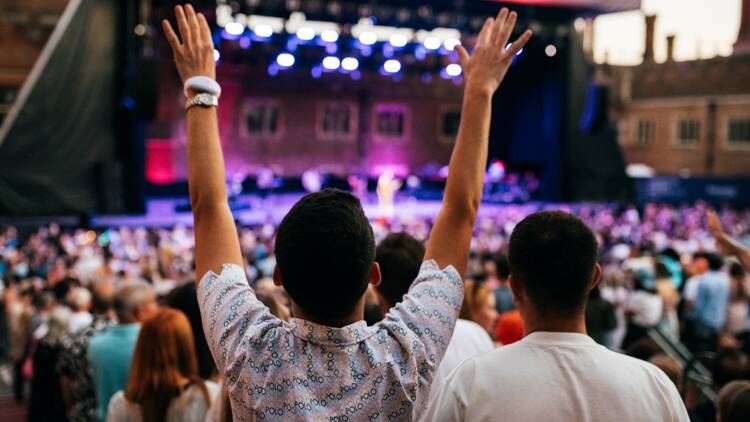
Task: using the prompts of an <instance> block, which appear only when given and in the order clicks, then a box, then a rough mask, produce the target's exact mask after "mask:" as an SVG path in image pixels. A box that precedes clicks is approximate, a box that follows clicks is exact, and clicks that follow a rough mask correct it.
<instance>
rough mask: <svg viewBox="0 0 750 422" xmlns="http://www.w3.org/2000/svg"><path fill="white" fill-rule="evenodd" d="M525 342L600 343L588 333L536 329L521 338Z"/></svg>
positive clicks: (542, 343) (559, 343) (543, 343)
mask: <svg viewBox="0 0 750 422" xmlns="http://www.w3.org/2000/svg"><path fill="white" fill-rule="evenodd" d="M521 341H522V342H525V343H533V344H541V345H556V346H561V345H566V344H572V345H591V346H596V345H598V343H597V342H596V341H594V339H592V338H591V337H589V336H587V335H586V334H581V333H572V332H564V333H562V332H551V331H535V332H533V333H531V334H529V335H527V336H526V337H524V338H523V340H521Z"/></svg>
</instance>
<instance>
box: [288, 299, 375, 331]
mask: <svg viewBox="0 0 750 422" xmlns="http://www.w3.org/2000/svg"><path fill="white" fill-rule="evenodd" d="M292 315H293V316H294V317H295V318H299V319H304V320H305V321H310V322H313V323H315V324H318V325H325V326H327V327H337V328H341V327H346V326H347V325H351V324H354V323H355V322H358V321H362V320H363V319H365V300H364V296H362V299H361V300H360V301H359V302H357V305H356V306H355V307H354V310H353V311H352V312H351V313H349V315H346V316H344V317H342V318H321V317H317V316H314V315H310V314H309V313H307V312H305V310H304V309H302V308H300V307H299V306H297V304H296V303H294V301H292Z"/></svg>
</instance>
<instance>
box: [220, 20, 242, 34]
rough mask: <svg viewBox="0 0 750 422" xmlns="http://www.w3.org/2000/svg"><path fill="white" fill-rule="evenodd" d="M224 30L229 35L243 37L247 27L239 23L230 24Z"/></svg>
mask: <svg viewBox="0 0 750 422" xmlns="http://www.w3.org/2000/svg"><path fill="white" fill-rule="evenodd" d="M224 30H225V31H227V34H229V35H242V33H243V32H245V25H243V24H241V23H239V22H229V23H228V24H227V26H225V27H224Z"/></svg>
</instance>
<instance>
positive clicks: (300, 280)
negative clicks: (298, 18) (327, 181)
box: [275, 189, 375, 319]
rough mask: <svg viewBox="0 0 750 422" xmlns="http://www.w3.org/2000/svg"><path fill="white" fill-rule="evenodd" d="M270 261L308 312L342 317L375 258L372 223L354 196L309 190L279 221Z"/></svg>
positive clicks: (362, 288)
mask: <svg viewBox="0 0 750 422" xmlns="http://www.w3.org/2000/svg"><path fill="white" fill-rule="evenodd" d="M275 254H276V262H277V265H278V270H279V273H280V275H281V279H282V282H283V284H284V288H286V291H287V292H288V293H289V296H290V297H291V298H292V300H293V301H294V303H296V304H297V306H299V307H300V308H302V309H303V310H304V311H305V312H307V313H308V314H310V315H312V316H315V317H318V318H322V319H335V318H342V317H345V316H348V315H349V314H350V313H351V312H352V311H353V310H354V307H355V306H356V304H357V302H358V301H359V299H360V298H361V297H362V295H363V294H364V292H365V290H366V289H367V285H368V283H369V280H370V271H371V268H372V264H373V262H374V260H375V241H374V238H373V232H372V227H371V226H370V222H369V221H368V220H367V217H366V216H365V213H364V210H362V206H361V205H360V203H359V200H358V199H357V198H356V197H354V196H353V195H351V194H349V193H347V192H343V191H340V190H335V189H325V190H323V191H320V192H317V193H312V194H309V195H307V196H305V197H303V198H302V199H301V200H300V201H299V202H297V203H296V204H295V205H294V207H292V209H291V210H290V211H289V213H288V214H287V215H286V216H285V217H284V219H283V220H282V221H281V224H280V225H279V228H278V231H277V234H276V245H275Z"/></svg>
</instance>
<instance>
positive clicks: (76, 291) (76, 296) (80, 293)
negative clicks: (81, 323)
mask: <svg viewBox="0 0 750 422" xmlns="http://www.w3.org/2000/svg"><path fill="white" fill-rule="evenodd" d="M66 302H67V303H68V306H70V308H71V309H73V310H74V311H76V312H81V311H87V310H89V309H90V308H91V292H90V291H89V290H88V289H86V288H85V287H73V288H72V289H70V291H69V292H68V296H67V298H66Z"/></svg>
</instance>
